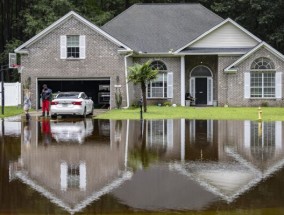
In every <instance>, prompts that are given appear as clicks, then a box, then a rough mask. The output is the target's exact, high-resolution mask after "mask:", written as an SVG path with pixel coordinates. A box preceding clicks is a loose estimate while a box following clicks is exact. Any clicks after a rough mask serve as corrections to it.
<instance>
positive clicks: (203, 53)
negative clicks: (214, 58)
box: [174, 52, 246, 56]
mask: <svg viewBox="0 0 284 215" xmlns="http://www.w3.org/2000/svg"><path fill="white" fill-rule="evenodd" d="M245 53H246V52H211V53H205V52H196V53H175V54H174V55H176V56H185V55H218V56H232V55H243V54H245Z"/></svg>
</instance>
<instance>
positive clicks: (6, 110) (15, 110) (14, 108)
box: [0, 106, 24, 118]
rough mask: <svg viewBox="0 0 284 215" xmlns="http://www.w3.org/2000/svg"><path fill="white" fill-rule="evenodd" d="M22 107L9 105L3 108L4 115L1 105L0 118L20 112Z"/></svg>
mask: <svg viewBox="0 0 284 215" xmlns="http://www.w3.org/2000/svg"><path fill="white" fill-rule="evenodd" d="M23 112H24V111H23V108H21V107H17V106H10V107H5V108H4V115H2V107H0V118H4V117H8V116H15V115H19V114H22V113H23Z"/></svg>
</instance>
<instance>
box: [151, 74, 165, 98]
mask: <svg viewBox="0 0 284 215" xmlns="http://www.w3.org/2000/svg"><path fill="white" fill-rule="evenodd" d="M160 74H162V75H163V86H162V87H152V83H153V82H155V80H153V81H150V83H149V85H150V96H149V95H148V87H147V98H149V99H158V98H159V99H166V98H168V97H165V81H167V75H168V73H167V72H164V71H162V72H159V73H158V75H160ZM153 88H154V89H163V96H162V97H160V96H157V97H155V96H153V92H152V89H153Z"/></svg>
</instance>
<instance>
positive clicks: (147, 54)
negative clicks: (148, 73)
mask: <svg viewBox="0 0 284 215" xmlns="http://www.w3.org/2000/svg"><path fill="white" fill-rule="evenodd" d="M135 56H139V57H173V56H174V57H175V54H174V53H173V52H142V53H141V52H137V51H136V52H135Z"/></svg>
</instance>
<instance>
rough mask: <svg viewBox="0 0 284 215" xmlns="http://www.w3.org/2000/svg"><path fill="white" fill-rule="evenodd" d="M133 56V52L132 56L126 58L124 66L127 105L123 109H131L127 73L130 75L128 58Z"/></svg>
mask: <svg viewBox="0 0 284 215" xmlns="http://www.w3.org/2000/svg"><path fill="white" fill-rule="evenodd" d="M132 55H133V51H132V52H131V53H130V54H128V55H125V56H124V66H125V68H124V69H125V81H126V104H127V105H126V106H125V107H123V108H129V89H128V81H127V73H128V70H127V67H128V66H127V58H128V57H130V56H132Z"/></svg>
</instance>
